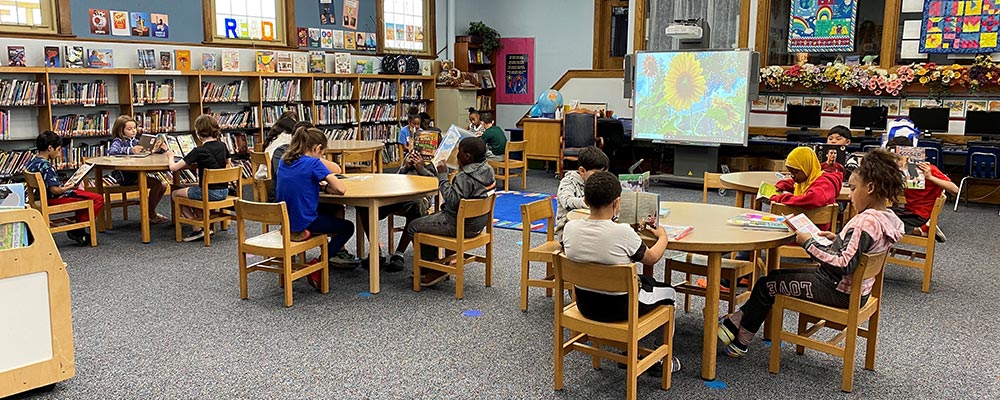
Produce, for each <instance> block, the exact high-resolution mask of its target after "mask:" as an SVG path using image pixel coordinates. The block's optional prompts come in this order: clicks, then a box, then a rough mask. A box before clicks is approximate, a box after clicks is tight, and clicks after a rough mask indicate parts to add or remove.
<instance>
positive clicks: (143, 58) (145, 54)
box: [136, 49, 156, 69]
mask: <svg viewBox="0 0 1000 400" xmlns="http://www.w3.org/2000/svg"><path fill="white" fill-rule="evenodd" d="M136 52H137V53H138V57H139V69H156V50H153V49H137V50H136Z"/></svg>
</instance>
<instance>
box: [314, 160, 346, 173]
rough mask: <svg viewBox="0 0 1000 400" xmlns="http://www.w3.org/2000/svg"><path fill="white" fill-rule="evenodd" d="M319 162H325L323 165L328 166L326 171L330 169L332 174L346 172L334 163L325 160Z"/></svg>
mask: <svg viewBox="0 0 1000 400" xmlns="http://www.w3.org/2000/svg"><path fill="white" fill-rule="evenodd" d="M319 160H320V161H322V162H323V165H326V169H329V170H330V173H331V174H339V173H341V172H344V170H343V169H341V168H340V166H339V165H337V163H335V162H333V161H330V160H327V159H325V158H321V159H319Z"/></svg>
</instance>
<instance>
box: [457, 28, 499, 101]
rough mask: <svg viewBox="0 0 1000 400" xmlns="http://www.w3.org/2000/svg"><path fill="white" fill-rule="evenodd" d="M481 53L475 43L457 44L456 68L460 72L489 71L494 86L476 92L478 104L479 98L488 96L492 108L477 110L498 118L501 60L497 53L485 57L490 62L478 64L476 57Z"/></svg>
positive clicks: (487, 54)
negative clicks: (499, 63)
mask: <svg viewBox="0 0 1000 400" xmlns="http://www.w3.org/2000/svg"><path fill="white" fill-rule="evenodd" d="M479 52H480V50H479V45H478V44H475V43H466V42H455V68H458V69H459V70H460V71H465V72H476V71H482V70H484V69H485V70H489V71H490V73H491V74H492V75H493V86H494V87H492V88H488V89H479V90H477V91H476V100H477V101H476V103H477V104H478V103H479V97H481V96H488V97H489V98H490V99H491V101H490V104H491V106H490V107H480V108H477V109H478V110H479V112H481V113H483V112H490V113H493V117H494V118H496V117H497V112H496V104H497V103H496V102H497V89H496V86H497V82H496V78H497V63H498V62H499V60H497V59H496V52H493V53H486V54H485V56H486V58H487V59H488V60H489V62H477V59H476V55H477V54H478V53H479Z"/></svg>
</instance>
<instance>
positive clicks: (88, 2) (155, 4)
mask: <svg viewBox="0 0 1000 400" xmlns="http://www.w3.org/2000/svg"><path fill="white" fill-rule="evenodd" d="M314 2H315V1H314ZM69 3H70V7H69V12H70V16H71V17H72V19H73V34H74V35H76V36H77V37H79V38H81V39H84V38H101V39H117V40H136V41H148V42H150V43H156V42H177V43H201V42H203V41H204V39H205V34H204V32H203V31H204V30H203V29H202V28H203V26H204V25H203V24H202V22H201V21H202V15H201V0H169V1H163V0H126V1H115V2H110V1H107V0H103V1H102V0H73V1H71V2H69ZM109 7H110V9H113V10H118V11H137V12H147V13H157V14H167V16H168V17H169V18H170V19H169V20H168V21H167V26H169V27H170V37H168V38H166V39H158V38H154V37H131V36H111V35H94V34H92V33H90V9H92V8H96V9H101V10H107V9H109ZM317 12H318V11H317ZM317 18H318V17H317ZM182 21H183V26H181V25H182ZM108 23H109V24H110V21H109V22H108Z"/></svg>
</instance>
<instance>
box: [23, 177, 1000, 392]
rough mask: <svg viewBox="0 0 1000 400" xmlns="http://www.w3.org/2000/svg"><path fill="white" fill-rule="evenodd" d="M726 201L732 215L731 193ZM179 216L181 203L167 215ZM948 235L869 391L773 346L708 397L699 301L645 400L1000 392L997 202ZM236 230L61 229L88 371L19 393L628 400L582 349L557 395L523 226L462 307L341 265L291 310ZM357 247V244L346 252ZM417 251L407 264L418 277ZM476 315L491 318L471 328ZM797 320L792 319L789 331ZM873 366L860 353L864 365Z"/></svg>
mask: <svg viewBox="0 0 1000 400" xmlns="http://www.w3.org/2000/svg"><path fill="white" fill-rule="evenodd" d="M512 185H513V188H514V189H518V185H519V183H512ZM557 185H558V181H557V180H555V179H553V177H552V174H551V173H544V172H542V171H531V173H530V174H529V177H528V190H532V191H539V192H547V193H554V192H555V189H556V187H557ZM653 190H655V191H658V192H660V193H662V196H663V198H664V199H668V200H679V201H700V200H701V192H700V191H695V190H690V189H679V188H672V187H668V186H662V185H657V186H655V187H654V188H653ZM710 199H711V200H710V201H712V202H714V203H720V204H727V205H731V204H733V197H732V194H729V195H728V197H726V198H723V197H720V196H718V195H717V194H713V195H711V197H710ZM949 205H950V203H949ZM168 207H169V200H168V201H165V202H164V203H163V204H161V209H162V210H161V212H164V213H166V212H168V211H169V208H168ZM351 213H353V212H351ZM115 216H116V218H119V219H120V214H118V212H116V213H115ZM941 225H942V227H943V228H944V230H945V232H946V233H947V234H948V239H949V240H948V242H947V243H945V244H943V245H939V246H938V255H937V264H936V268H935V274H934V280H933V285H932V289H931V293H928V294H924V293H921V292H920V272H919V271H917V270H912V269H903V268H901V267H890V268H889V270H888V272H887V273H886V289H885V290H886V297H885V299H884V313H883V319H882V321H883V322H882V326H881V332H880V335H879V339H880V340H879V346H878V355H877V364H876V371H875V372H872V371H865V370H862V369H861V368H860V367H857V369H856V371H855V384H854V388H855V391H854V393H853V394H850V395H845V394H843V393H841V392H840V373H841V372H840V371H841V363H840V362H839V361H837V360H836V359H834V358H833V357H830V356H827V355H825V354H821V353H817V352H807V353H806V355H804V356H796V355H795V354H794V353H793V351H792V350H791V349H790V348H787V347H786V348H785V349H784V350H783V352H782V354H783V357H782V367H783V368H782V372H781V374H779V375H771V374H770V373H768V371H767V364H768V354H767V350H768V349H767V347H765V345H764V344H763V343H762V341H761V340H758V341H756V342H755V343H754V344H753V345H752V346H751V348H750V354H749V355H748V356H747V357H745V358H744V359H740V360H733V359H729V358H727V357H726V356H725V355H723V354H721V353H720V356H719V358H718V377H719V379H718V380H719V382H721V383H724V384H725V386H726V387H725V388H723V389H719V388H712V387H709V386H708V385H706V383H705V382H704V381H703V380H702V379H701V378H700V377H699V370H700V364H701V348H702V345H701V343H702V340H701V338H702V314H701V310H702V305H703V302H701V301H700V299H696V300H695V305H694V309H693V311H692V312H691V313H690V314H685V313H684V312H683V311H678V314H677V324H678V326H677V331H676V334H675V354H676V355H677V356H678V357H679V358H680V359H681V361H682V362H683V363H684V370H683V371H681V372H680V373H677V374H675V375H674V377H673V387H672V388H671V389H670V390H669V391H668V392H663V391H661V390H660V389H659V379H658V378H653V377H641V378H640V380H639V391H638V395H639V397H640V398H666V397H673V398H681V397H683V398H763V397H764V396H768V397H776V398H822V399H826V398H844V397H852V398H853V397H865V398H874V399H883V398H884V399H888V398H893V399H901V398H1000V378H998V375H1000V370H998V367H997V366H998V362H997V357H996V351H994V350H990V349H995V348H996V347H997V346H996V343H997V339H998V335H997V333H996V332H997V330H996V329H995V328H990V327H991V326H992V325H993V324H994V323H996V320H997V306H996V299H994V298H993V297H992V296H993V294H995V293H997V292H998V290H1000V277H998V276H1000V275H998V274H997V273H996V266H998V265H1000V255H998V250H1000V248H998V247H1000V246H998V243H1000V242H998V241H997V240H996V233H997V228H998V227H1000V217H998V216H997V207H995V206H977V205H972V206H965V205H963V206H962V207H961V208H960V211H959V212H958V213H953V212H952V211H950V210H948V211H946V212H944V214H943V216H942V222H941ZM235 229H236V228H235V226H234V227H233V228H231V229H230V231H229V232H222V233H219V234H216V235H215V237H214V238H213V241H212V243H213V244H212V247H210V248H205V247H203V246H202V245H201V242H195V243H175V242H174V240H173V229H172V227H166V226H155V227H154V228H153V238H154V239H153V243H152V244H149V245H144V244H142V243H140V242H139V226H138V223H137V222H135V221H134V219H133V220H132V221H124V222H116V223H115V229H114V230H113V231H108V232H107V233H105V234H102V235H100V236H99V240H100V244H101V245H100V247H98V248H96V249H91V248H80V247H75V246H73V245H71V243H70V242H69V241H68V240H67V239H66V238H65V236H63V235H60V236H59V237H58V238H57V241H58V244H59V246H60V250H61V252H62V256H63V258H64V260H65V261H66V262H67V263H68V264H69V274H70V278H71V284H72V296H73V326H74V338H75V348H76V377H74V378H73V379H70V380H68V381H66V382H63V383H60V384H59V385H57V387H56V389H55V390H54V391H52V392H49V393H33V394H28V395H21V396H17V398H19V399H23V398H39V399H104V398H171V399H186V398H620V397H623V396H624V394H625V382H624V375H625V372H624V370H620V369H618V368H616V367H615V365H614V364H613V363H610V362H605V363H604V365H603V368H602V369H600V370H593V369H592V368H591V367H590V359H589V358H588V357H585V356H583V355H580V354H572V355H570V356H569V357H568V358H567V369H566V379H565V389H564V390H563V391H561V392H556V391H553V389H552V353H553V350H552V335H553V333H552V318H553V317H552V315H553V314H552V313H553V311H552V301H551V299H549V298H546V297H545V296H544V291H542V290H540V289H533V290H532V291H531V292H530V298H529V309H528V311H527V312H521V311H520V309H519V308H518V295H519V294H518V293H519V289H518V276H519V270H520V253H521V252H520V246H519V245H517V244H515V243H516V242H518V241H520V240H521V236H520V235H521V233H520V232H519V231H511V230H501V229H497V230H495V233H496V235H497V238H496V240H495V244H496V245H495V247H494V248H495V254H494V261H495V268H494V281H493V287H491V288H486V287H484V286H483V269H482V268H480V267H472V268H471V269H470V270H469V271H468V273H467V278H468V279H466V286H465V299H464V300H461V301H459V300H456V299H455V298H454V283H453V282H454V281H453V280H452V281H448V282H445V283H443V284H441V285H438V286H437V287H435V288H431V289H425V290H424V291H423V292H421V293H415V292H413V291H412V290H411V289H410V285H411V281H410V279H409V274H408V272H397V273H384V274H383V276H382V293H381V294H379V295H376V296H372V297H366V296H364V293H363V292H366V291H367V290H368V276H367V272H366V271H365V270H363V269H358V270H354V271H346V272H345V271H331V290H330V293H329V294H327V295H320V294H319V293H317V292H316V291H315V290H313V289H312V288H311V287H310V286H309V285H308V284H307V283H306V282H305V281H304V280H300V281H298V282H296V283H295V284H294V288H295V305H294V307H292V308H290V309H286V308H284V307H283V303H282V298H283V297H282V296H283V295H282V290H281V288H280V287H279V286H278V284H277V277H275V276H274V275H273V274H265V273H255V274H251V275H250V299H249V300H246V301H243V300H240V299H239V286H238V275H237V270H236V265H237V261H236V233H235ZM384 241H385V240H384V239H383V242H384ZM354 248H355V246H354V241H353V240H352V241H351V242H350V243H349V244H348V249H354ZM411 251H412V249H411ZM410 257H412V253H411V252H407V268H409V266H410V264H409V262H410V261H409V258H410ZM661 273H662V272H661ZM679 279H680V277H677V278H676V279H675V280H679ZM466 310H480V311H481V312H482V316H479V317H466V316H463V312H464V311H466ZM991 310H992V311H991ZM723 311H724V309H723ZM793 323H794V322H793V320H792V317H791V314H787V315H786V326H792V324H793ZM861 343H863V341H862V342H861ZM859 345H860V344H859ZM862 349H863V347H862ZM863 357H864V352H863V350H859V351H858V357H857V360H858V361H857V363H858V365H862V362H863Z"/></svg>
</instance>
